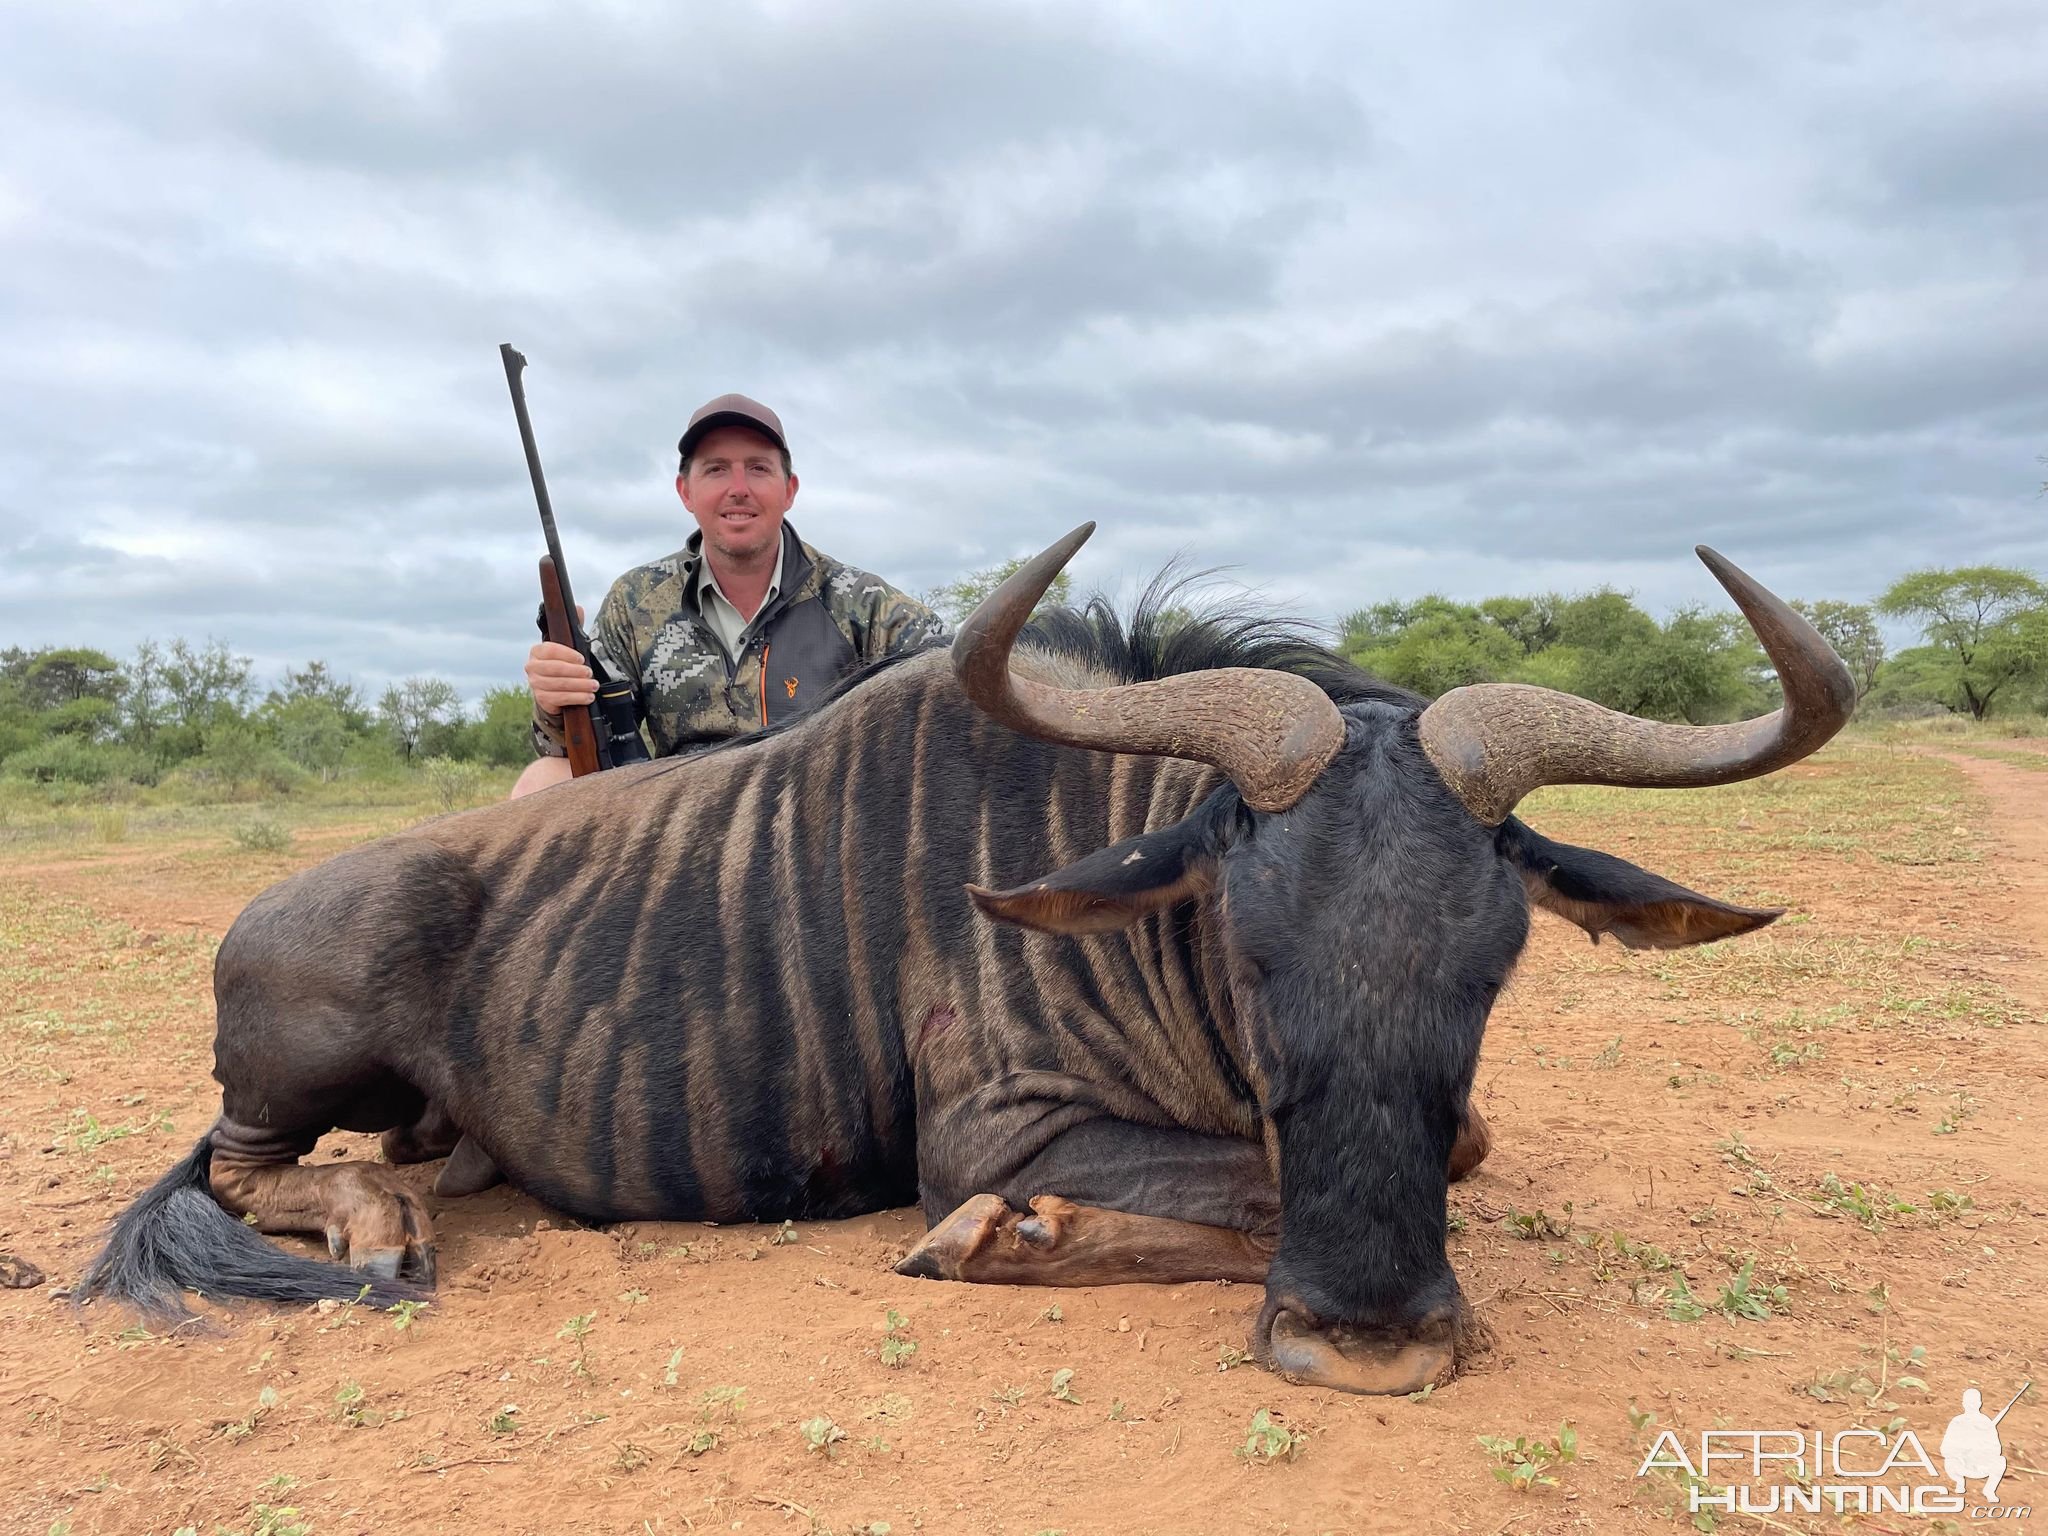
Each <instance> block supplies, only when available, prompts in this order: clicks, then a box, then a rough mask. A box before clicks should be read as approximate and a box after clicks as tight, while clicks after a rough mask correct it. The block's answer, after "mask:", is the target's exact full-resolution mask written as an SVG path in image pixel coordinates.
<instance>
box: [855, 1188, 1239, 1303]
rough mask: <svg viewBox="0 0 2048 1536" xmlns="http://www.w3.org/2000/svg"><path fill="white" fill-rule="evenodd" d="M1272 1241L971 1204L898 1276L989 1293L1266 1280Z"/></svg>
mask: <svg viewBox="0 0 2048 1536" xmlns="http://www.w3.org/2000/svg"><path fill="white" fill-rule="evenodd" d="M1276 1243H1277V1238H1265V1237H1259V1236H1256V1235H1254V1234H1252V1233H1250V1232H1239V1231H1236V1230H1234V1229H1232V1228H1230V1227H1205V1226H1203V1225H1201V1224H1200V1223H1199V1222H1193V1221H1175V1220H1173V1219H1172V1218H1170V1217H1166V1216H1133V1215H1131V1214H1130V1213H1129V1212H1127V1211H1110V1210H1104V1209H1102V1208H1101V1207H1099V1206H1088V1205H1076V1204H1074V1202H1073V1201H1071V1200H1066V1199H1062V1198H1061V1197H1060V1196H1058V1195H1039V1196H1037V1197H1036V1198H1034V1199H1033V1200H1032V1202H1031V1214H1030V1215H1028V1216H1026V1215H1024V1214H1022V1213H1021V1212H1019V1211H1015V1210H1013V1209H1011V1207H1010V1203H1009V1202H1008V1201H1007V1200H1005V1199H1003V1197H1002V1196H1001V1195H976V1196H974V1198H973V1199H971V1200H969V1201H967V1202H966V1203H965V1204H964V1205H962V1206H961V1207H960V1208H959V1209H958V1210H956V1211H954V1212H953V1214H952V1215H950V1216H948V1217H947V1218H946V1219H945V1220H944V1221H942V1222H940V1223H939V1224H938V1225H937V1226H936V1227H934V1228H932V1230H931V1231H930V1232H928V1233H926V1234H925V1238H924V1241H923V1242H921V1243H919V1244H918V1245H917V1246H916V1247H915V1248H913V1249H912V1250H911V1251H910V1253H909V1254H908V1256H906V1257H905V1258H904V1260H903V1261H902V1262H901V1263H900V1264H898V1265H897V1266H896V1272H897V1273H898V1274H900V1275H916V1276H920V1277H922V1278H924V1279H927V1280H969V1281H976V1282H980V1283H983V1284H995V1285H1118V1284H1124V1283H1129V1282H1134V1281H1137V1282H1142V1281H1150V1282H1153V1283H1156V1284H1160V1285H1172V1284H1177V1283H1179V1282H1181V1281H1184V1280H1239V1281H1244V1282H1246V1283H1247V1284H1250V1283H1254V1282H1258V1281H1262V1280H1264V1279H1265V1278H1266V1267H1267V1265H1268V1264H1270V1263H1271V1262H1272V1257H1273V1249H1274V1247H1275V1245H1276Z"/></svg>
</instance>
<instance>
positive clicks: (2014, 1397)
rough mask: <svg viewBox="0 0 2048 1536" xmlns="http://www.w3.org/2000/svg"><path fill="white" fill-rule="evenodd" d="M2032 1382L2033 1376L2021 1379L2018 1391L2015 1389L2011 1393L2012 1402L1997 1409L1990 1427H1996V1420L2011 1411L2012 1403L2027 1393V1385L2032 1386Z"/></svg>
mask: <svg viewBox="0 0 2048 1536" xmlns="http://www.w3.org/2000/svg"><path fill="white" fill-rule="evenodd" d="M2033 1384H2034V1378H2033V1377H2031V1376H2029V1377H2028V1378H2027V1379H2026V1380H2025V1381H2023V1382H2021V1383H2020V1389H2019V1391H2017V1392H2015V1393H2013V1395H2012V1402H2011V1403H2007V1404H2006V1405H2005V1406H2004V1407H2003V1408H2001V1409H1999V1410H1998V1418H1997V1419H1993V1420H1992V1421H1991V1427H1992V1428H1993V1429H1996V1428H1997V1427H1998V1421H1999V1419H2003V1418H2004V1417H2005V1416H2006V1415H2007V1414H2008V1413H2011V1412H2012V1409H2013V1403H2017V1402H2018V1401H2019V1400H2020V1399H2021V1398H2023V1397H2025V1396H2026V1395H2027V1388H2028V1387H2031V1386H2032V1385H2033Z"/></svg>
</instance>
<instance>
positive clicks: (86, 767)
mask: <svg viewBox="0 0 2048 1536" xmlns="http://www.w3.org/2000/svg"><path fill="white" fill-rule="evenodd" d="M136 767H137V763H136V760H135V756H134V754H133V753H131V752H128V751H126V750H124V749H122V748H120V747H107V746H97V747H96V746H93V745H92V744H91V743H90V742H86V741H82V740H80V739H79V738H78V737H76V736H48V737H45V738H44V739H43V740H41V741H39V742H37V743H36V744H35V745H34V746H32V747H28V748H25V749H24V750H22V751H20V752H16V753H15V754H14V755H13V756H12V757H9V758H8V759H7V760H6V761H5V762H4V763H0V774H5V775H6V776H7V777H9V778H15V779H28V780H30V781H32V782H34V783H37V784H108V783H114V782H117V781H119V780H122V779H127V778H130V777H132V770H134V769H135V768H136Z"/></svg>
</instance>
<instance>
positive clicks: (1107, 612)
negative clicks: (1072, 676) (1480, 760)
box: [1019, 566, 1429, 709]
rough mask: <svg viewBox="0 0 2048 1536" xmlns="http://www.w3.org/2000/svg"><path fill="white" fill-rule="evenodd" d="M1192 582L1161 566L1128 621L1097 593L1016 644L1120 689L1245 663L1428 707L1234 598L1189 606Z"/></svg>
mask: <svg viewBox="0 0 2048 1536" xmlns="http://www.w3.org/2000/svg"><path fill="white" fill-rule="evenodd" d="M1202 580H1203V578H1202V576H1200V575H1192V576H1187V575H1181V574H1178V573H1177V572H1175V571H1174V569H1173V568H1172V567H1171V566H1169V567H1168V568H1167V569H1166V570H1164V571H1161V572H1160V573H1159V574H1158V575H1157V576H1155V577H1154V578H1153V579H1152V581H1151V584H1150V585H1148V586H1147V587H1146V588H1145V590H1144V591H1143V592H1142V593H1140V594H1139V596H1138V602H1137V606H1136V607H1135V608H1133V609H1132V611H1131V615H1130V617H1129V618H1128V619H1126V618H1124V617H1123V616H1121V615H1120V614H1118V613H1117V611H1116V609H1115V607H1114V606H1113V605H1112V604H1111V603H1110V601H1109V599H1107V598H1106V597H1104V596H1103V595H1102V594H1101V593H1096V594H1094V595H1092V596H1091V597H1090V598H1089V599H1088V602H1087V606H1085V607H1083V608H1080V609H1074V608H1043V609H1040V610H1039V611H1038V613H1036V614H1035V615H1033V617H1032V620H1031V622H1030V623H1029V624H1028V625H1026V626H1025V629H1024V633H1023V635H1022V637H1021V638H1020V642H1019V643H1020V644H1021V643H1030V642H1035V643H1036V644H1038V645H1041V646H1043V647H1044V648H1045V649H1046V650H1049V651H1052V652H1054V653H1055V654H1057V655H1061V656H1068V657H1072V658H1073V659H1074V660H1076V661H1080V662H1083V663H1086V664H1089V665H1092V666H1096V667H1099V668H1101V669H1102V670H1103V671H1105V672H1108V673H1109V674H1110V675H1111V676H1113V677H1115V678H1117V679H1118V680H1119V681H1122V682H1127V683H1146V682H1152V681H1154V680H1155V679H1158V678H1162V677H1175V676H1178V675H1179V674H1181V673H1183V672H1212V671H1215V670H1216V669H1217V668H1219V667H1253V668H1256V669H1258V670H1260V671H1266V672H1291V673H1293V674H1295V675H1296V676H1298V677H1305V678H1307V679H1308V680H1309V681H1310V682H1312V683H1314V684H1315V685H1316V686H1317V687H1318V688H1320V689H1322V690H1323V692H1324V693H1326V694H1328V695H1329V696H1330V697H1331V698H1332V699H1334V700H1336V702H1337V703H1339V704H1355V703H1360V702H1362V701H1366V700H1372V701H1376V702H1379V703H1383V704H1395V705H1401V706H1405V707H1408V708H1412V709H1421V708H1422V707H1423V706H1424V705H1425V704H1427V703H1428V702H1429V701H1428V700H1427V699H1425V698H1423V697H1422V696H1421V695H1419V694H1414V693H1410V692H1409V691H1408V690H1407V689H1405V688H1397V687H1395V686H1394V685H1393V684H1391V683H1383V682H1381V681H1380V680H1379V679H1378V678H1376V677H1374V676H1372V675H1371V674H1370V673H1368V672H1365V671H1363V670H1361V669H1360V668H1358V667H1356V666H1354V665H1352V664H1351V663H1350V662H1348V661H1346V660H1345V659H1344V658H1343V657H1342V656H1339V655H1338V654H1337V653H1336V652H1335V651H1333V650H1331V649H1329V648H1328V647H1327V646H1324V645H1321V644H1318V643H1317V641H1316V640H1315V638H1314V631H1313V630H1312V629H1311V627H1310V626H1309V625H1307V624H1305V623H1302V622H1301V621H1299V620H1295V619H1287V618H1279V617H1275V616H1272V615H1270V614H1262V613H1258V612H1255V611H1253V609H1252V608H1251V606H1250V605H1249V604H1248V603H1246V602H1244V601H1242V600H1238V601H1234V602H1227V603H1216V602H1201V601H1197V600H1196V599H1197V589H1198V588H1199V586H1200V585H1201V582H1202Z"/></svg>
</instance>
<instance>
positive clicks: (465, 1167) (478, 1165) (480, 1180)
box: [434, 1135, 505, 1200]
mask: <svg viewBox="0 0 2048 1536" xmlns="http://www.w3.org/2000/svg"><path fill="white" fill-rule="evenodd" d="M504 1182H505V1174H504V1172H503V1170H502V1169H500V1168H499V1167H498V1165H497V1164H496V1163H494V1162H492V1161H491V1154H490V1153H488V1152H486V1151H485V1150H484V1149H483V1148H482V1147H480V1146H478V1145H477V1143H476V1138H475V1137H473V1136H469V1135H465V1136H464V1137H463V1138H462V1140H460V1141H459V1142H457V1143H456V1144H455V1150H454V1151H453V1152H451V1153H450V1154H449V1155H448V1164H447V1166H446V1167H444V1168H443V1169H442V1170H441V1172H440V1174H439V1175H438V1176H436V1178H435V1179H434V1193H435V1194H437V1195H439V1196H441V1197H442V1198H443V1199H444V1200H452V1199H455V1198H457V1197H458V1196H461V1195H475V1194H481V1193H482V1192H483V1191H484V1190H487V1189H489V1188H490V1187H491V1186H492V1185H494V1184H502V1183H504Z"/></svg>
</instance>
